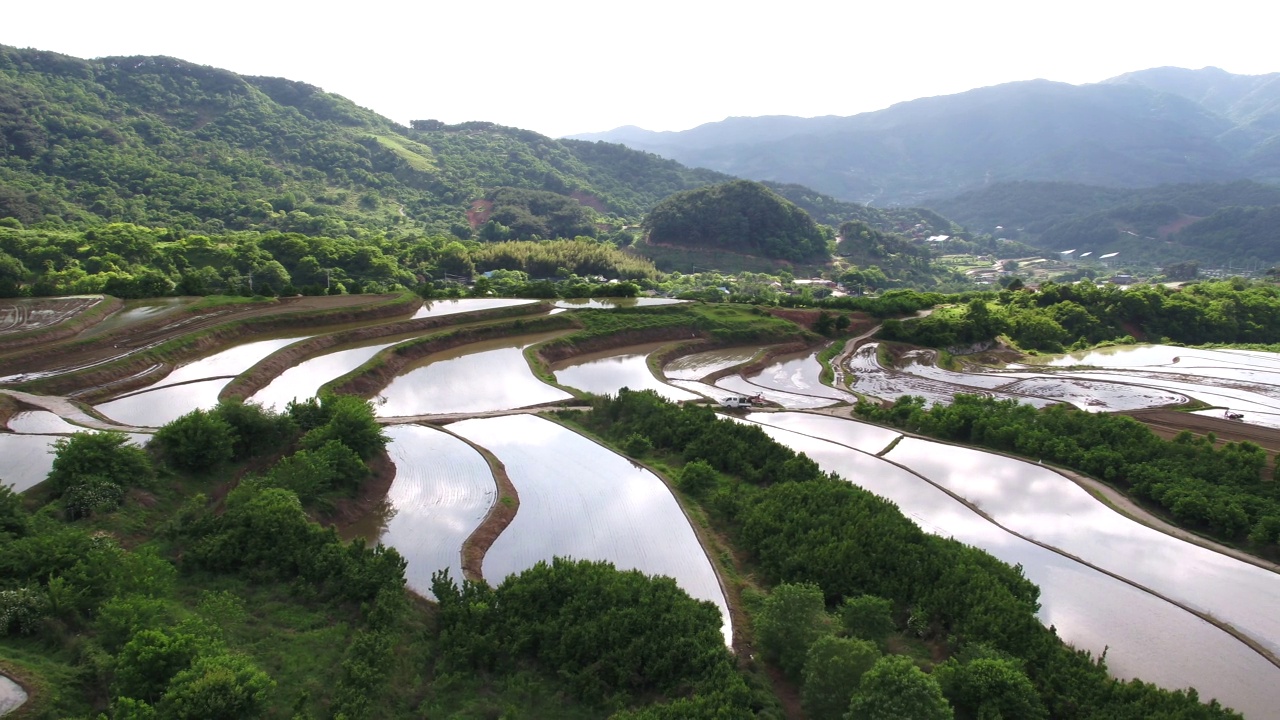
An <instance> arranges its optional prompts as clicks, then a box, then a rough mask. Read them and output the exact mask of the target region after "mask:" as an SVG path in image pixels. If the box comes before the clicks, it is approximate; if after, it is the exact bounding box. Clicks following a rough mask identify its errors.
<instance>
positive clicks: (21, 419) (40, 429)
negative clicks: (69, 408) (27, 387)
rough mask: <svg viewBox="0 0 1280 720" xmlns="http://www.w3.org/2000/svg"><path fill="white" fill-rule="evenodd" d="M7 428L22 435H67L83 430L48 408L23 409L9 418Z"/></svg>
mask: <svg viewBox="0 0 1280 720" xmlns="http://www.w3.org/2000/svg"><path fill="white" fill-rule="evenodd" d="M8 425H9V429H10V430H12V431H13V432H16V433H20V434H24V435H69V434H71V433H78V432H84V430H85V428H83V427H80V426H79V425H72V424H71V423H69V422H67V421H66V420H63V419H62V418H60V417H58V416H57V415H55V414H53V413H51V412H49V411H48V410H24V411H22V412H20V413H16V414H15V415H14V416H13V417H11V418H9V422H8Z"/></svg>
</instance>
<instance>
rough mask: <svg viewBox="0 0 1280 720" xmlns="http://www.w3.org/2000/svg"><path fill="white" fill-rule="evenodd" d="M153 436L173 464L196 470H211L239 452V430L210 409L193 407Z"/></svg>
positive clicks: (205, 471) (166, 458)
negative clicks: (236, 449)
mask: <svg viewBox="0 0 1280 720" xmlns="http://www.w3.org/2000/svg"><path fill="white" fill-rule="evenodd" d="M153 440H154V442H155V444H156V446H157V447H158V448H159V449H160V451H161V452H162V453H163V454H164V458H165V460H166V461H167V462H168V463H169V464H170V465H172V466H173V467H175V468H178V469H179V470H185V471H187V472H192V473H208V472H210V471H212V470H214V469H215V468H217V467H218V466H219V465H221V464H222V463H224V462H227V461H228V460H230V459H231V458H232V457H233V456H234V454H235V431H234V430H232V428H231V426H230V425H229V424H227V422H226V421H225V420H223V419H222V418H221V417H219V416H217V415H215V414H213V413H211V412H209V411H207V410H201V409H196V410H192V411H191V412H189V413H187V414H186V415H183V416H182V417H180V418H178V419H176V420H174V421H172V422H170V423H169V424H167V425H165V426H164V427H162V428H160V429H159V430H157V431H156V434H155V437H154V439H153Z"/></svg>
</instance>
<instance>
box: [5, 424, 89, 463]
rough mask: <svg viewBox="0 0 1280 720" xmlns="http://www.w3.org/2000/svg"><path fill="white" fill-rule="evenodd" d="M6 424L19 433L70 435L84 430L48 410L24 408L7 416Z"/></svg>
mask: <svg viewBox="0 0 1280 720" xmlns="http://www.w3.org/2000/svg"><path fill="white" fill-rule="evenodd" d="M8 424H9V429H10V430H12V431H13V432H16V433H19V434H21V435H70V434H72V433H78V432H84V431H85V428H83V427H80V426H79V425H72V424H71V423H69V422H67V421H66V420H63V419H62V418H60V417H58V416H57V415H55V414H54V413H51V412H49V411H48V410H24V411H22V412H20V413H17V414H15V415H14V416H13V417H11V418H9V423H8ZM0 471H3V467H0Z"/></svg>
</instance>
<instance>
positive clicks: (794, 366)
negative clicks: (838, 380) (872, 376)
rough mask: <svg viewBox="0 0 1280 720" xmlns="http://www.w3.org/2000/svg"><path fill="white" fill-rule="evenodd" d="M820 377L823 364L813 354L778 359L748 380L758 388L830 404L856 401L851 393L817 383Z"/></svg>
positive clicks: (815, 354) (815, 353)
mask: <svg viewBox="0 0 1280 720" xmlns="http://www.w3.org/2000/svg"><path fill="white" fill-rule="evenodd" d="M821 376H822V363H821V362H819V361H818V352H817V351H813V352H809V353H806V354H804V355H800V356H798V357H789V358H780V359H779V360H778V361H777V362H774V363H773V364H771V365H769V366H768V367H766V368H764V369H763V370H761V371H760V372H759V373H757V374H755V375H752V376H751V377H749V378H747V380H748V381H749V382H750V383H751V384H752V385H756V386H759V387H761V388H766V389H769V390H776V391H779V392H785V393H791V394H793V395H809V396H812V397H819V398H827V399H829V400H832V401H840V400H844V401H847V402H854V401H856V400H857V398H855V397H854V396H853V395H852V394H851V393H847V392H844V391H843V390H837V389H835V388H833V387H829V386H827V385H823V384H822V381H821V380H820V379H819V378H820V377H821Z"/></svg>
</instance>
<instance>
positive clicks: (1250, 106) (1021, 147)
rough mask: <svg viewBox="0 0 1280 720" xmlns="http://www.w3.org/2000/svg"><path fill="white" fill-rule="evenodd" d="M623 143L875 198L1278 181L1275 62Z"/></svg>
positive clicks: (638, 132) (914, 200)
mask: <svg viewBox="0 0 1280 720" xmlns="http://www.w3.org/2000/svg"><path fill="white" fill-rule="evenodd" d="M574 137H575V138H577V139H582V140H605V141H609V142H616V143H622V144H625V145H627V146H629V147H632V148H636V149H639V150H647V151H650V152H653V153H656V154H658V155H662V156H664V157H668V158H671V159H674V160H677V161H679V162H681V163H683V164H685V165H689V166H694V167H701V168H708V169H712V170H716V171H719V172H723V173H727V174H730V175H735V176H738V177H744V178H751V179H755V180H763V181H773V182H781V183H798V184H801V185H805V186H808V187H811V188H814V189H815V190H818V191H819V192H823V193H826V194H828V195H832V196H834V197H836V198H840V199H844V200H848V201H854V202H860V203H873V204H876V205H881V206H884V205H912V204H925V203H924V201H925V200H928V199H933V198H941V197H948V196H954V195H957V194H959V193H962V192H967V191H973V190H977V189H981V188H983V187H985V186H988V185H991V184H994V183H1000V182H1012V181H1021V180H1032V181H1054V182H1071V183H1081V184H1087V185H1094V186H1104V187H1126V188H1136V187H1148V186H1155V185H1161V184H1170V183H1204V182H1225V181H1231V180H1238V179H1251V180H1257V181H1261V182H1277V181H1280V73H1273V74H1270V75H1259V76H1243V75H1233V74H1231V73H1228V72H1225V71H1223V70H1219V69H1217V68H1204V69H1202V70H1184V69H1179V68H1156V69H1152V70H1144V71H1141V72H1135V73H1129V74H1127V75H1121V76H1119V77H1116V78H1112V79H1110V80H1107V81H1105V82H1101V83H1097V84H1092V85H1079V86H1077V85H1068V84H1065V83H1058V82H1049V81H1046V80H1031V81H1026V82H1015V83H1008V84H1004V85H997V86H994V87H987V88H980V89H977V90H970V91H968V92H964V93H960V94H957V95H948V96H942V97H933V98H922V99H919V100H912V101H910V102H904V103H900V104H897V105H894V106H892V107H890V108H887V109H885V110H880V111H877V112H869V113H863V114H861V115H855V116H852V117H833V116H829V117H817V118H796V117H779V116H774V117H759V118H729V119H727V120H724V121H721V122H716V123H708V124H706V125H701V126H699V127H696V128H693V129H691V130H686V131H683V132H650V131H647V130H642V129H640V128H636V127H630V126H628V127H622V128H618V129H616V130H611V131H609V132H604V133H592V134H585V135H577V136H574Z"/></svg>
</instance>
